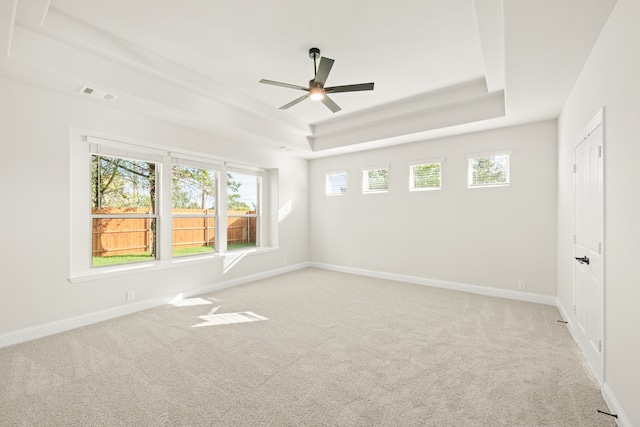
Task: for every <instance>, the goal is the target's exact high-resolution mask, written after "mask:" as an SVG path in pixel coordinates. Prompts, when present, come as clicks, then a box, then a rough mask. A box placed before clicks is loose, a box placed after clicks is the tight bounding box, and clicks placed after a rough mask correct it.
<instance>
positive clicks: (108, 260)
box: [92, 252, 153, 267]
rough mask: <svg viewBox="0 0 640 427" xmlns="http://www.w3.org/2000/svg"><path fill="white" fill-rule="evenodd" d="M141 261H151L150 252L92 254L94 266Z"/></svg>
mask: <svg viewBox="0 0 640 427" xmlns="http://www.w3.org/2000/svg"><path fill="white" fill-rule="evenodd" d="M142 261H153V257H152V256H151V252H145V253H142V254H131V255H112V256H94V257H93V264H92V265H93V266H94V267H105V266H108V265H116V264H130V263H132V262H142Z"/></svg>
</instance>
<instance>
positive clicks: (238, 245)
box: [227, 243, 256, 251]
mask: <svg viewBox="0 0 640 427" xmlns="http://www.w3.org/2000/svg"><path fill="white" fill-rule="evenodd" d="M255 247H256V244H255V243H234V244H232V245H227V250H228V251H233V250H235V249H242V248H255Z"/></svg>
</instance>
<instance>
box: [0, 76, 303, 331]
mask: <svg viewBox="0 0 640 427" xmlns="http://www.w3.org/2000/svg"><path fill="white" fill-rule="evenodd" d="M0 93H2V96H1V97H0V117H2V125H1V126H0V144H1V148H2V151H1V153H2V166H1V167H0V186H1V187H0V188H1V190H2V191H1V194H2V209H0V236H1V239H0V241H1V242H2V243H1V245H0V269H1V276H0V281H1V284H0V295H1V296H2V297H1V298H0V335H1V334H3V333H9V332H13V331H18V330H21V329H24V328H29V327H33V326H37V325H42V324H45V323H48V322H55V321H59V320H64V319H68V318H72V317H75V316H82V315H85V314H88V313H93V312H97V311H100V310H106V309H110V308H113V307H118V306H121V305H123V304H125V293H126V291H127V290H134V291H135V294H136V302H139V301H144V300H149V299H153V298H158V297H162V296H166V295H170V294H174V293H178V292H182V291H185V290H189V289H194V288H198V287H202V286H206V285H211V284H215V283H218V282H222V281H227V280H230V279H234V278H238V277H242V276H247V275H251V274H257V273H260V272H264V271H268V270H274V269H277V268H280V267H282V266H283V259H286V260H287V261H286V262H287V264H288V265H293V264H297V263H301V262H306V261H307V260H308V228H309V226H308V188H307V176H308V173H307V171H308V162H307V161H306V160H301V159H296V158H294V157H291V156H288V155H285V154H282V153H279V152H275V151H267V150H263V149H260V148H257V147H256V146H251V145H246V144H242V143H238V142H236V141H224V140H221V139H220V138H216V137H215V136H213V135H209V134H205V133H202V132H198V131H194V130H190V129H187V128H184V127H180V126H176V125H173V124H170V123H167V122H163V121H160V120H154V119H150V118H147V117H144V116H140V115H136V114H132V113H128V112H125V111H122V110H118V109H116V108H111V107H108V106H105V105H102V104H99V103H95V102H93V101H86V100H84V99H81V98H80V97H81V96H82V95H79V94H78V95H75V96H67V95H63V94H59V93H55V92H51V91H47V90H43V89H39V88H36V87H33V86H28V85H24V84H22V83H18V82H15V81H10V80H6V79H2V78H0ZM71 127H73V128H80V129H87V130H89V131H92V132H98V133H104V134H109V135H113V136H116V137H120V138H123V139H133V140H139V141H144V142H149V143H154V144H159V145H161V146H168V147H181V148H183V149H185V150H192V151H197V152H201V153H205V154H209V155H213V156H217V157H220V158H222V159H226V160H235V161H237V162H243V163H253V164H255V165H258V166H262V167H266V168H278V169H279V182H280V194H279V198H280V200H279V205H280V206H279V207H282V206H285V205H287V203H290V205H289V206H290V207H291V212H290V213H289V215H287V216H286V217H284V218H283V219H282V221H281V222H280V224H279V230H278V231H279V232H278V234H279V246H280V249H279V250H278V251H274V252H270V253H265V254H259V255H254V256H247V257H245V258H243V259H242V260H241V261H240V262H239V263H238V264H237V265H236V266H235V267H234V268H232V269H231V270H229V271H228V272H227V273H226V274H223V263H222V261H219V260H218V261H212V262H205V263H196V264H194V263H187V265H185V266H182V267H176V268H168V269H163V270H158V271H154V272H148V273H137V274H131V275H126V276H121V277H117V278H110V279H101V280H95V281H89V282H83V283H76V284H71V283H69V281H68V280H67V279H68V278H69V274H70V267H69V264H70V237H69V235H70V227H72V226H73V224H70V220H69V218H70V197H71V196H70V187H71V183H70V169H71V164H70V161H71V160H70V128H71ZM87 203H88V202H87ZM88 206H89V205H88V204H87V208H88ZM276 216H277V214H276Z"/></svg>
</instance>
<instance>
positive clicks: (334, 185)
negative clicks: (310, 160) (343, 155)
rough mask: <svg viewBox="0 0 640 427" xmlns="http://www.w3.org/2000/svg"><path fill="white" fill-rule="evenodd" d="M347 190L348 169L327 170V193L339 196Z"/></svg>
mask: <svg viewBox="0 0 640 427" xmlns="http://www.w3.org/2000/svg"><path fill="white" fill-rule="evenodd" d="M346 192H347V171H346V170H341V171H334V172H327V174H326V178H325V194H326V195H327V196H338V195H341V194H345V193H346Z"/></svg>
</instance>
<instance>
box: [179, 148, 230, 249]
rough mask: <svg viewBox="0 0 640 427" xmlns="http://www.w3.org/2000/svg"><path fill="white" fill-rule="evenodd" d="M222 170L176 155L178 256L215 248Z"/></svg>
mask: <svg viewBox="0 0 640 427" xmlns="http://www.w3.org/2000/svg"><path fill="white" fill-rule="evenodd" d="M218 174H219V172H218V170H217V169H216V167H215V166H213V165H207V164H203V163H201V162H197V161H189V160H188V159H180V158H174V159H173V167H172V168H171V215H172V221H171V222H172V231H173V236H172V237H173V239H172V255H173V256H174V257H179V256H186V255H195V254H201V253H207V252H214V251H215V248H216V243H215V237H216V234H215V231H216V228H217V227H216V223H217V220H218V217H217V214H216V199H217V194H218V186H217V182H218Z"/></svg>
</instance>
